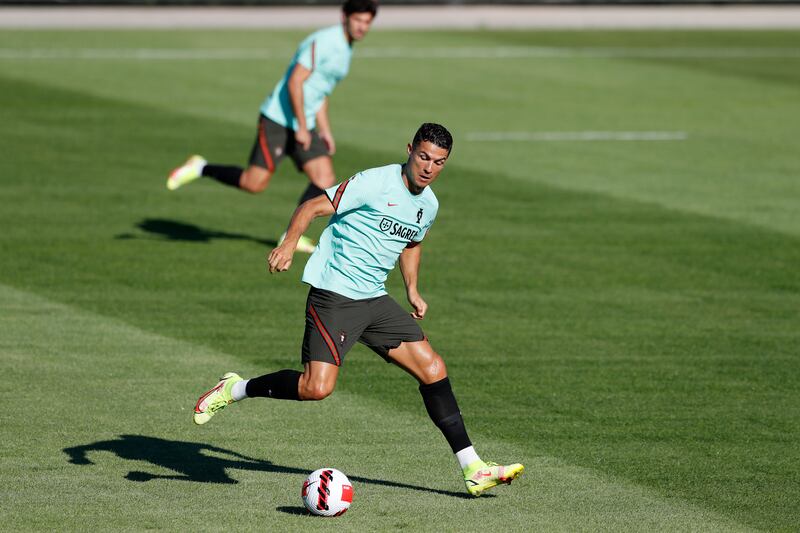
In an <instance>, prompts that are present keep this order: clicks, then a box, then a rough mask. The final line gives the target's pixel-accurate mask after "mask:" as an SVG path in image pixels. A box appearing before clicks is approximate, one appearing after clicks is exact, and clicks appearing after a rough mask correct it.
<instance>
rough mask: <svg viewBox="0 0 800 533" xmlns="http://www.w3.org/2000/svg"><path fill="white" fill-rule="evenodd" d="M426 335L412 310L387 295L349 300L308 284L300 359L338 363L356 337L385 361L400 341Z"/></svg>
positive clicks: (304, 361)
mask: <svg viewBox="0 0 800 533" xmlns="http://www.w3.org/2000/svg"><path fill="white" fill-rule="evenodd" d="M423 339H425V334H424V333H423V332H422V328H420V327H419V325H418V324H417V322H416V320H414V318H412V316H411V313H409V312H408V311H406V310H405V309H403V308H402V307H400V305H398V303H397V302H395V301H394V300H393V299H392V298H391V297H390V296H389V295H384V296H379V297H377V298H368V299H366V300H352V299H350V298H347V297H345V296H342V295H341V294H336V293H335V292H331V291H326V290H322V289H317V288H314V287H311V290H309V291H308V300H307V302H306V332H305V335H304V336H303V352H302V354H303V363H307V362H308V361H324V362H326V363H332V364H334V365H336V366H341V364H342V362H343V361H344V356H345V354H346V353H347V352H348V351H350V348H352V347H353V345H354V344H355V343H356V341H358V342H360V343H362V344H364V345H366V346H367V347H369V348H370V349H371V350H372V351H374V352H375V353H377V354H378V355H380V356H381V357H383V358H384V359H386V361H387V362H388V361H389V359H388V356H389V355H388V354H389V350H391V349H392V348H397V347H398V346H400V343H401V342H417V341H421V340H423Z"/></svg>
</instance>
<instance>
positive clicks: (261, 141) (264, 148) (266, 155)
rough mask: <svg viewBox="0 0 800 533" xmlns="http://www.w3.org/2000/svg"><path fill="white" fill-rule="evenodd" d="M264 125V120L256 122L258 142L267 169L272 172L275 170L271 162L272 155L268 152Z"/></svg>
mask: <svg viewBox="0 0 800 533" xmlns="http://www.w3.org/2000/svg"><path fill="white" fill-rule="evenodd" d="M265 126H266V121H265V120H263V119H262V120H261V122H260V123H259V124H258V144H259V145H261V153H262V154H263V155H264V161H265V162H266V163H267V170H269V171H270V172H273V171H274V170H275V165H274V164H273V162H272V155H270V153H269V145H268V144H267V132H266V129H265Z"/></svg>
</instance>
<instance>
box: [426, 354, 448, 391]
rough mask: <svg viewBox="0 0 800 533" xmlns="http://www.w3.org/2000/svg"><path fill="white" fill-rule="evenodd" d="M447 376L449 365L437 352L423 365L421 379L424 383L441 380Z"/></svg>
mask: <svg viewBox="0 0 800 533" xmlns="http://www.w3.org/2000/svg"><path fill="white" fill-rule="evenodd" d="M446 377H447V366H445V364H444V359H442V358H441V356H440V355H439V354H437V353H434V354H433V355H431V356H430V357H429V358H428V359H427V360H426V361H425V364H424V365H423V367H422V376H421V380H422V382H423V383H426V384H430V383H436V382H437V381H441V380H443V379H444V378H446Z"/></svg>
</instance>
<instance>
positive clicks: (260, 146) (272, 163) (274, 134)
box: [250, 115, 330, 172]
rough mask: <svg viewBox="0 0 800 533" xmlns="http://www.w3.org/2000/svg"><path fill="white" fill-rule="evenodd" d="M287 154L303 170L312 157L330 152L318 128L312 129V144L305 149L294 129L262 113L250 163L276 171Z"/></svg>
mask: <svg viewBox="0 0 800 533" xmlns="http://www.w3.org/2000/svg"><path fill="white" fill-rule="evenodd" d="M287 155H288V156H289V157H291V158H292V161H294V164H295V166H296V167H297V170H300V171H302V170H303V165H305V164H306V163H308V162H309V161H311V160H312V159H316V158H318V157H322V156H329V155H330V154H328V147H327V146H325V142H324V141H323V140H322V139H321V138H320V136H319V134H317V130H312V131H311V146H309V147H308V150H303V149H302V148H301V147H300V146H298V145H297V143H296V142H295V140H294V131H293V130H291V129H289V128H287V127H284V126H281V125H280V124H278V123H277V122H275V121H273V120H270V119H268V118H267V117H265V116H264V115H260V116H259V118H258V134H257V135H256V140H255V142H254V143H253V149H252V150H250V164H251V165H256V166H259V167H261V168H266V169H267V170H269V171H270V172H274V171H275V167H277V166H278V163H280V162H281V159H283V158H284V157H285V156H287Z"/></svg>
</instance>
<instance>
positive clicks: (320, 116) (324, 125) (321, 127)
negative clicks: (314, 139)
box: [317, 97, 336, 155]
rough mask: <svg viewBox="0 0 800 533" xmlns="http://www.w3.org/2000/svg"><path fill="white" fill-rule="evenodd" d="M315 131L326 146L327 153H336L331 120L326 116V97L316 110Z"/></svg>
mask: <svg viewBox="0 0 800 533" xmlns="http://www.w3.org/2000/svg"><path fill="white" fill-rule="evenodd" d="M317 133H318V134H319V137H320V139H322V141H323V142H324V143H325V146H327V148H328V153H329V154H331V155H333V154H335V153H336V141H335V140H334V139H333V130H332V129H331V121H330V119H329V118H328V97H325V100H324V101H323V102H322V107H320V108H319V111H317Z"/></svg>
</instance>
